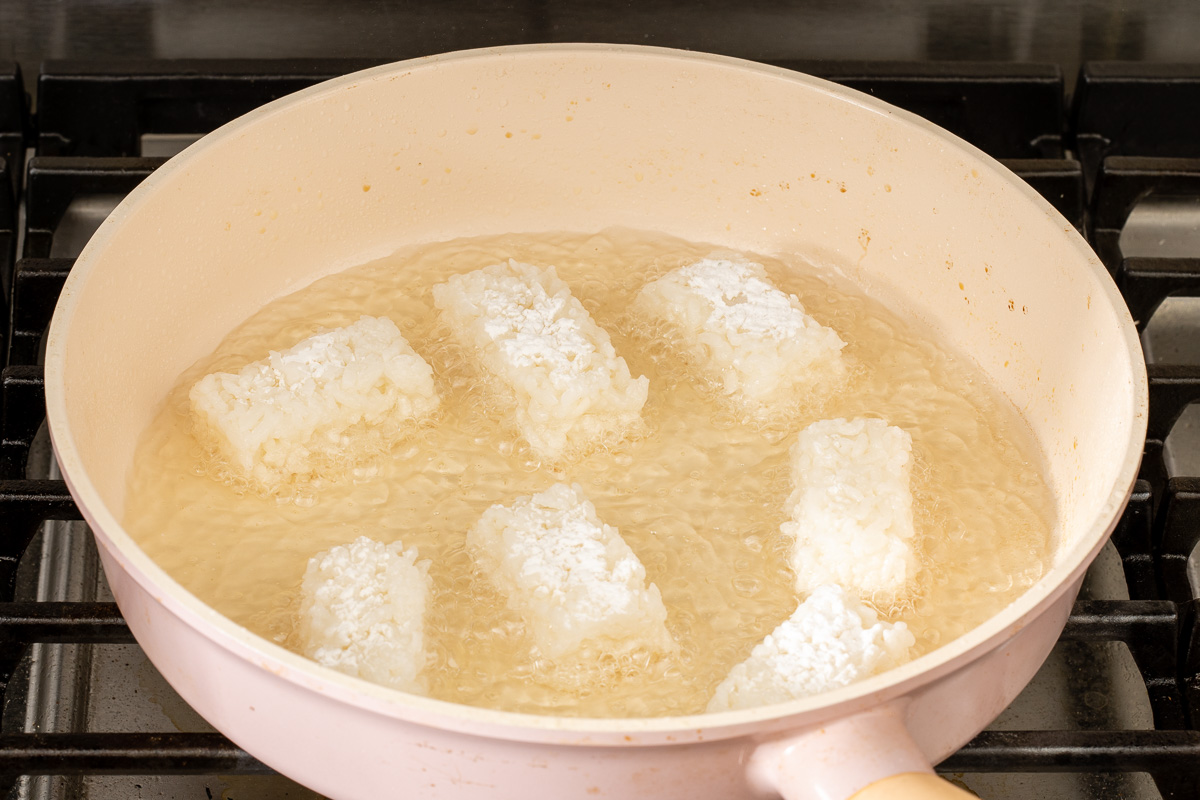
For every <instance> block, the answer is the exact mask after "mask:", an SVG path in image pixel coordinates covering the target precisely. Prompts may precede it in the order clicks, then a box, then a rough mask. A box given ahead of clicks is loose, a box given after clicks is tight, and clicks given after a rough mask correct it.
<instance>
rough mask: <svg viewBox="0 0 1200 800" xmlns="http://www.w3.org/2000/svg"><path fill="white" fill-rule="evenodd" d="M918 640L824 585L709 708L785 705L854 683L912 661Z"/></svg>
mask: <svg viewBox="0 0 1200 800" xmlns="http://www.w3.org/2000/svg"><path fill="white" fill-rule="evenodd" d="M914 644H916V639H915V638H914V637H913V635H912V633H911V632H909V630H908V626H907V625H905V624H904V623H903V622H896V623H889V622H880V621H879V619H878V617H877V616H876V614H875V612H874V611H872V610H871V609H870V608H868V607H867V606H865V605H863V604H862V603H860V602H858V600H856V599H855V598H854V597H852V596H850V595H848V594H847V593H846V591H845V590H844V589H842V588H841V587H840V586H831V585H829V586H819V587H817V588H816V589H815V590H814V591H813V593H812V594H811V595H810V596H809V598H808V599H807V600H805V601H804V602H803V603H801V604H800V607H799V608H797V609H796V611H795V612H794V613H793V614H792V616H791V617H789V618H788V619H787V620H785V621H784V622H783V623H782V624H780V625H779V627H777V628H776V629H775V630H774V631H773V632H772V633H770V634H768V635H767V637H766V638H765V639H763V640H762V641H761V642H760V643H759V644H757V645H755V646H754V649H753V650H752V651H751V652H750V657H749V658H747V659H746V660H745V661H743V662H742V663H740V664H738V665H737V666H735V667H734V668H733V669H732V670H730V672H729V676H728V677H726V678H725V680H723V681H721V683H720V684H719V685H718V686H717V690H716V693H715V694H714V695H713V698H712V700H710V701H709V703H708V710H709V711H732V710H735V709H740V708H754V707H755V706H765V705H769V704H771V703H783V702H786V701H788V700H798V699H800V698H802V697H808V696H809V695H814V694H818V693H820V692H825V691H829V690H830V689H837V688H840V687H842V686H849V685H850V684H852V683H854V682H855V681H859V680H862V679H863V678H867V677H870V676H871V675H876V674H878V673H880V672H883V671H884V670H888V669H891V668H892V667H896V666H899V665H900V664H903V663H904V662H906V661H908V660H909V657H910V650H911V649H912V646H913V645H914Z"/></svg>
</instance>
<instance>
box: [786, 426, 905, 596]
mask: <svg viewBox="0 0 1200 800" xmlns="http://www.w3.org/2000/svg"><path fill="white" fill-rule="evenodd" d="M791 463H792V485H793V487H794V489H793V491H792V493H791V496H790V497H788V500H787V505H788V508H789V509H790V512H791V518H792V519H791V521H790V522H785V523H783V524H782V525H781V526H780V530H782V531H783V533H784V534H785V535H787V536H790V537H792V540H793V543H792V552H791V565H792V569H793V570H794V571H795V573H796V588H797V590H798V591H799V592H800V593H801V594H807V593H808V592H812V591H814V590H815V589H816V588H817V587H818V586H820V585H822V584H826V583H836V584H838V585H840V586H842V587H844V588H846V589H848V590H851V591H853V592H855V593H856V594H858V595H859V596H861V597H868V598H870V599H871V600H872V601H873V602H875V603H876V604H880V605H883V604H887V603H891V602H895V601H898V600H900V599H902V598H903V596H904V594H905V593H906V590H907V589H908V588H909V587H910V584H911V582H912V580H913V578H914V576H915V575H916V572H917V569H918V562H917V557H916V555H915V553H914V552H913V548H912V544H913V542H912V540H913V533H914V531H913V511H912V492H911V490H910V488H909V482H910V477H911V473H912V437H911V436H910V435H909V434H908V432H907V431H904V430H901V429H900V428H897V427H894V426H891V425H888V424H887V423H886V422H884V421H883V420H880V419H866V418H858V419H852V420H846V419H827V420H821V421H820V422H814V423H813V424H812V425H809V426H808V427H807V428H805V429H804V430H803V431H801V432H800V434H799V435H798V436H797V437H796V441H795V443H794V444H793V445H792V448H791Z"/></svg>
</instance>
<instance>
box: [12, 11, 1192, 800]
mask: <svg viewBox="0 0 1200 800" xmlns="http://www.w3.org/2000/svg"><path fill="white" fill-rule="evenodd" d="M109 11H112V8H109ZM181 13H182V12H181ZM768 60H769V59H768ZM373 63H379V61H372V60H345V59H335V60H328V59H323V60H295V59H293V60H286V61H279V60H202V61H196V60H189V61H162V60H139V61H120V62H114V61H49V62H46V63H44V64H43V65H42V66H41V67H40V69H38V70H37V71H36V75H30V74H27V73H26V74H23V73H22V71H21V69H20V68H19V67H18V65H16V64H7V65H5V64H0V158H2V161H0V292H2V296H3V304H2V307H3V309H4V312H3V313H4V316H3V317H2V318H0V322H3V325H0V331H2V332H3V335H4V338H3V342H2V345H3V349H2V350H0V352H2V353H3V365H4V366H3V371H2V372H0V509H3V511H2V513H0V692H2V694H3V706H2V713H0V798H2V797H7V798H13V799H14V800H15V799H20V800H25V799H26V798H29V799H31V800H32V799H33V798H38V799H39V800H59V799H62V800H70V799H71V798H89V800H101V799H103V798H110V797H111V798H146V800H151V798H223V799H224V800H243V799H247V800H248V799H249V798H258V799H259V800H273V799H274V798H314V797H316V795H314V794H313V793H312V792H310V791H308V790H305V789H304V788H302V787H299V786H297V785H296V784H294V783H291V782H290V781H288V780H286V779H284V778H282V777H280V776H278V775H274V774H273V773H272V772H271V770H269V769H268V768H266V767H265V766H264V765H262V764H261V763H259V762H258V761H256V760H255V759H254V758H253V757H251V756H250V755H249V754H247V753H245V752H244V751H242V750H241V749H239V748H238V747H236V746H235V745H233V744H232V743H231V742H229V741H228V740H226V739H225V738H224V737H222V736H221V735H219V734H217V733H215V732H214V731H213V730H212V729H211V728H209V727H208V726H207V725H206V724H205V723H204V721H203V720H202V719H201V718H200V717H199V716H198V715H197V714H196V713H195V712H194V711H192V710H191V709H190V708H188V707H187V705H186V704H184V703H183V701H182V700H180V699H179V698H178V696H176V695H175V693H174V692H173V691H172V690H171V689H170V687H169V686H168V685H167V684H166V683H165V681H163V679H162V678H161V677H160V676H159V675H158V673H157V672H156V671H155V670H154V668H153V666H151V665H150V664H149V662H148V661H147V660H146V659H145V656H144V655H143V654H142V653H141V651H140V649H139V648H138V647H137V646H136V644H134V643H133V640H132V637H131V636H130V634H129V631H128V629H127V628H126V626H125V624H124V622H123V620H122V619H121V616H120V613H119V611H118V610H117V608H116V606H115V605H114V604H113V602H112V597H111V594H110V593H109V592H108V589H107V586H106V584H105V582H104V576H103V574H102V570H101V569H100V567H99V565H98V561H97V557H96V553H95V549H94V545H93V544H92V541H91V536H90V532H89V531H88V530H87V528H86V526H85V525H84V524H83V523H81V522H79V521H78V520H79V512H78V510H77V509H76V507H75V505H74V503H73V502H72V500H71V498H70V495H69V493H68V492H67V490H66V488H65V486H64V484H63V482H62V481H61V479H60V476H59V474H58V472H57V468H56V466H55V464H54V460H53V456H52V454H51V452H50V450H49V447H48V444H47V439H46V435H45V430H44V416H45V415H44V396H43V383H42V370H41V367H40V366H39V358H40V351H41V347H42V340H43V337H44V333H45V329H46V326H47V324H48V322H49V319H50V316H51V314H52V312H53V308H54V303H55V301H56V299H57V296H58V293H59V291H60V290H61V287H62V284H63V281H64V280H65V278H66V276H67V274H68V273H69V272H70V269H71V266H72V263H73V260H74V258H75V256H77V255H78V253H79V252H80V249H81V248H82V246H83V244H84V243H85V242H86V241H87V238H88V237H89V236H90V235H91V233H92V231H94V230H95V227H96V225H98V224H99V222H100V221H101V220H102V219H103V218H104V216H105V215H106V214H107V213H108V212H109V211H110V210H111V209H112V208H113V207H114V206H115V205H116V204H117V203H118V202H119V201H120V199H121V197H122V196H123V195H124V194H125V193H126V192H128V191H129V190H130V189H131V188H133V187H134V186H136V185H137V183H138V182H140V181H141V180H142V179H144V178H145V177H146V176H147V175H149V174H150V173H151V172H152V171H153V170H154V169H156V168H157V167H158V166H160V165H161V164H162V163H164V161H165V160H166V159H167V158H169V157H170V155H172V154H173V153H174V152H177V151H178V150H179V149H180V148H181V147H182V146H184V145H185V144H186V143H187V142H189V141H192V140H194V138H195V137H196V135H198V134H202V133H204V132H206V131H209V130H212V129H213V128H214V127H216V126H218V125H220V124H222V123H224V122H226V121H228V120H230V119H232V118H234V117H236V116H238V115H240V114H242V113H244V112H245V111H247V110H249V109H251V108H254V107H256V106H258V105H260V104H262V103H264V102H268V101H270V100H272V99H275V98H277V97H280V96H282V95H284V94H287V93H289V92H292V91H295V90H297V89H299V88H302V87H304V86H308V85H311V84H313V83H316V82H318V81H320V80H324V79H326V78H330V77H334V76H337V75H341V74H344V73H346V72H350V71H354V70H357V69H361V68H363V67H366V66H370V65H371V64H373ZM772 63H776V64H778V65H780V66H783V67H786V68H790V69H797V70H801V71H804V72H808V73H811V74H815V75H818V76H822V77H827V78H830V79H832V80H835V81H837V82H839V83H843V84H845V85H848V86H851V87H853V88H855V89H859V90H861V91H864V92H868V93H870V94H873V95H875V96H877V97H879V98H881V99H883V100H886V101H888V102H891V103H894V104H896V105H899V106H902V107H905V108H908V109H910V110H912V111H915V112H916V113H919V114H922V115H923V116H926V117H928V118H929V119H931V120H932V121H934V122H935V123H937V124H939V125H942V126H943V127H946V128H948V129H949V130H951V131H952V132H954V133H956V134H958V135H960V136H962V137H963V138H965V139H967V140H968V141H970V142H972V143H973V144H975V145H976V146H978V147H980V148H981V149H983V150H984V151H986V152H988V153H989V154H991V155H993V156H995V157H997V158H1000V159H1001V160H1003V161H1004V163H1006V164H1007V166H1009V167H1010V168H1011V169H1012V170H1013V171H1014V172H1016V173H1017V174H1018V175H1020V176H1021V177H1022V178H1024V179H1025V180H1026V181H1028V182H1029V183H1030V184H1031V185H1032V186H1033V187H1034V188H1036V189H1037V190H1038V191H1039V192H1041V193H1042V194H1043V195H1044V196H1045V197H1047V198H1048V199H1049V200H1050V202H1051V203H1053V204H1054V205H1055V207H1057V208H1058V209H1059V210H1060V211H1061V212H1062V213H1063V214H1064V216H1065V217H1066V218H1067V219H1068V220H1069V221H1070V222H1071V223H1072V224H1074V225H1075V226H1076V227H1077V228H1078V229H1079V230H1080V231H1081V232H1083V233H1084V234H1085V235H1086V236H1087V237H1088V238H1089V240H1090V241H1091V243H1092V245H1093V247H1095V249H1096V250H1097V252H1098V253H1099V254H1100V256H1101V258H1102V259H1103V260H1104V262H1105V264H1107V266H1108V268H1109V269H1110V270H1111V272H1112V274H1113V276H1114V278H1115V279H1116V280H1117V283H1118V285H1119V286H1120V288H1121V290H1122V292H1123V293H1124V295H1125V297H1126V300H1127V302H1128V303H1129V305H1130V308H1131V310H1132V311H1133V315H1134V317H1135V319H1137V320H1138V324H1139V327H1140V328H1141V329H1142V331H1143V341H1144V346H1145V350H1146V353H1147V358H1148V360H1149V362H1150V395H1151V398H1150V400H1151V402H1150V421H1149V432H1148V435H1147V440H1146V448H1145V460H1144V464H1143V467H1142V473H1141V479H1140V480H1139V481H1138V483H1137V486H1136V488H1135V492H1134V495H1133V499H1132V502H1131V503H1130V505H1129V507H1128V509H1127V510H1126V512H1125V514H1124V516H1123V517H1122V518H1121V521H1120V524H1119V525H1118V527H1117V529H1116V531H1115V533H1114V534H1113V537H1112V541H1111V542H1110V543H1109V544H1108V545H1106V547H1105V550H1104V551H1103V552H1102V553H1101V556H1100V558H1099V559H1098V561H1097V562H1096V564H1095V565H1094V566H1093V568H1092V569H1091V570H1090V571H1089V573H1088V577H1087V580H1086V582H1085V586H1084V589H1083V592H1082V594H1081V595H1080V598H1079V601H1078V603H1077V604H1076V606H1075V609H1074V613H1073V614H1072V615H1071V618H1070V621H1069V622H1068V624H1067V627H1066V630H1065V631H1064V633H1063V636H1062V638H1061V640H1060V642H1059V643H1058V645H1057V646H1056V648H1055V650H1054V652H1053V653H1052V654H1051V656H1050V659H1049V660H1048V661H1047V663H1046V665H1045V666H1044V667H1043V668H1042V670H1041V671H1040V672H1039V673H1038V675H1037V677H1036V678H1035V679H1034V681H1033V683H1032V684H1031V685H1030V686H1029V688H1028V689H1026V691H1025V692H1024V693H1023V694H1022V695H1021V696H1020V697H1019V698H1018V699H1017V700H1016V701H1015V702H1014V703H1013V705H1012V706H1011V707H1010V708H1009V709H1008V710H1007V711H1005V712H1004V714H1003V715H1001V717H1000V718H999V719H998V720H996V721H995V723H994V724H993V725H992V726H991V727H990V728H989V729H988V730H987V731H985V732H984V733H982V734H980V735H979V736H978V737H977V738H976V739H975V740H974V741H972V742H970V743H969V744H968V745H966V746H965V747H964V748H963V749H962V750H960V751H959V752H958V753H956V754H954V755H953V756H951V757H950V758H949V759H948V760H947V761H946V762H944V763H943V764H942V765H940V766H939V771H940V772H942V774H943V775H945V776H946V777H948V778H950V779H951V780H952V781H954V782H956V783H959V784H960V785H963V786H966V787H968V788H969V789H971V790H973V791H975V792H976V793H977V794H979V795H980V796H981V797H983V798H988V799H989V800H1003V799H1004V798H1018V797H1022V798H1024V797H1062V798H1070V797H1080V798H1115V797H1127V798H1147V799H1149V798H1193V797H1197V796H1200V615H1198V614H1197V601H1196V600H1195V599H1194V591H1193V589H1192V586H1193V585H1198V586H1200V582H1197V581H1195V580H1194V579H1193V578H1192V577H1190V575H1191V574H1192V573H1194V572H1195V571H1196V570H1195V564H1194V559H1193V558H1192V554H1193V551H1194V550H1195V549H1196V545H1197V542H1200V403H1198V402H1197V401H1200V330H1198V329H1200V301H1198V300H1197V298H1196V296H1197V295H1200V224H1198V222H1197V221H1198V220H1200V136H1197V135H1196V133H1195V132H1196V131H1197V130H1200V67H1194V66H1180V65H1173V64H1147V63H1140V62H1116V61H1087V62H1085V63H1083V64H1082V66H1081V68H1080V70H1079V73H1078V75H1077V76H1076V75H1071V76H1070V78H1071V80H1072V81H1073V84H1072V86H1070V87H1068V85H1067V82H1066V81H1065V80H1064V74H1063V71H1062V69H1061V67H1060V66H1058V65H1055V64H1029V63H993V62H979V61H973V62H957V61H937V62H934V61H912V62H895V61H888V62H882V61H875V62H872V61H856V62H849V61H795V60H778V59H776V60H773V61H772ZM30 86H32V87H34V93H33V94H34V97H35V100H36V114H33V113H31V111H30V104H29V103H28V102H27V100H28V98H27V87H30ZM1069 90H1071V97H1070V102H1068V91H1069ZM414 796H415V795H414Z"/></svg>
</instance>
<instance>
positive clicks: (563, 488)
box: [467, 483, 673, 659]
mask: <svg viewBox="0 0 1200 800" xmlns="http://www.w3.org/2000/svg"><path fill="white" fill-rule="evenodd" d="M467 545H468V547H470V548H471V550H472V553H473V554H474V556H475V559H476V561H477V562H478V563H479V565H480V566H481V567H482V568H483V570H484V572H485V573H487V574H488V575H489V577H490V579H491V580H492V582H493V583H494V584H495V586H496V587H497V588H498V589H499V590H500V592H501V593H502V594H504V595H505V596H506V597H507V600H508V606H509V608H511V609H513V610H515V611H517V612H518V613H520V614H521V615H522V617H523V618H524V620H525V622H526V624H527V625H528V627H529V630H530V633H531V635H532V638H533V641H534V644H535V646H536V648H537V650H538V651H539V652H540V653H541V654H543V655H545V656H547V657H549V658H551V659H561V658H563V657H566V656H570V655H572V654H577V653H578V652H579V651H580V650H581V649H582V648H584V647H585V645H586V646H589V647H590V648H592V649H593V651H595V652H603V653H624V652H629V651H632V650H637V649H645V650H652V651H663V650H667V649H670V648H671V647H672V646H673V641H672V639H671V636H670V634H669V633H668V632H667V629H666V619H667V611H666V608H665V607H664V606H663V602H662V596H661V595H660V594H659V591H658V587H657V586H655V585H654V584H650V585H649V586H647V585H646V570H645V568H644V567H643V566H642V562H641V561H639V560H638V557H637V556H636V555H635V554H634V552H633V551H632V550H631V549H630V548H629V545H628V544H626V543H625V540H624V539H622V538H621V534H620V532H618V530H617V529H616V528H614V527H613V526H611V525H605V524H604V523H603V522H601V521H600V519H599V518H598V517H597V516H596V507H595V506H594V505H592V503H591V501H589V500H588V499H587V497H586V496H585V495H584V493H583V489H582V488H581V487H580V486H579V485H567V484H565V483H558V484H555V485H554V486H552V487H550V488H549V489H547V490H546V491H544V492H540V493H538V494H535V495H532V496H527V497H520V498H517V499H516V500H515V501H514V502H513V503H512V504H510V505H508V506H503V505H494V506H492V507H491V508H489V509H488V510H487V511H485V512H484V514H483V516H482V517H480V519H479V522H478V523H476V524H475V526H474V527H473V528H472V529H471V530H470V532H469V533H468V534H467Z"/></svg>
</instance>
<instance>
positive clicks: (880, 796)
mask: <svg viewBox="0 0 1200 800" xmlns="http://www.w3.org/2000/svg"><path fill="white" fill-rule="evenodd" d="M747 776H748V778H749V780H750V782H751V784H752V785H753V786H754V787H755V789H757V790H758V791H761V792H762V793H763V794H765V795H770V794H778V795H780V796H781V797H783V798H784V800H851V798H853V800H885V799H886V800H966V798H973V797H974V795H971V794H970V793H968V792H965V791H963V790H961V789H959V788H957V787H956V786H954V785H953V784H951V783H949V782H947V781H944V780H942V779H941V778H939V777H938V776H937V775H935V774H934V772H933V767H932V766H931V765H930V763H929V758H928V757H927V756H926V755H925V754H924V753H923V752H922V751H921V748H920V747H919V746H918V745H917V743H916V742H915V741H914V740H913V738H912V734H910V733H909V731H908V728H907V727H906V726H905V724H904V709H903V706H902V705H899V704H888V705H883V706H879V707H877V708H873V709H870V710H869V711H862V712H859V713H857V714H853V715H851V716H848V717H843V718H842V719H839V720H836V721H833V722H830V723H827V724H825V725H823V726H820V727H816V728H809V729H807V730H804V731H801V732H798V733H792V734H789V735H787V736H784V737H781V738H778V739H772V740H770V741H765V742H763V743H761V744H760V745H759V746H758V747H757V748H756V749H755V751H754V753H753V754H752V755H751V757H750V760H749V763H748V765H747Z"/></svg>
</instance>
